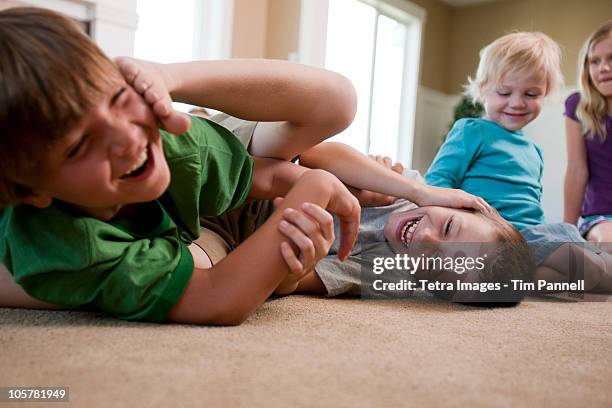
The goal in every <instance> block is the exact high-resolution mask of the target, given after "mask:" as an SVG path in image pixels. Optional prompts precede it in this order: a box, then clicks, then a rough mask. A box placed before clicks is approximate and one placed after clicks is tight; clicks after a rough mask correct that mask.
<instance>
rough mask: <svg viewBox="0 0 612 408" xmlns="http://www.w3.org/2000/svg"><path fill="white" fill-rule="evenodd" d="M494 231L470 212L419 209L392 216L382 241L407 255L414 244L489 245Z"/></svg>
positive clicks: (432, 208) (431, 207)
mask: <svg viewBox="0 0 612 408" xmlns="http://www.w3.org/2000/svg"><path fill="white" fill-rule="evenodd" d="M495 237H496V234H495V229H494V227H493V226H492V225H491V224H490V223H489V222H487V221H486V220H485V219H484V217H482V216H480V215H477V214H476V213H474V212H472V211H466V210H458V209H454V208H447V207H435V206H430V207H420V208H415V209H413V210H409V211H402V212H398V213H394V214H392V215H391V216H390V217H389V219H388V220H387V223H386V224H385V238H386V239H387V241H388V242H389V244H391V246H392V247H393V248H394V249H395V250H396V251H397V252H400V251H401V252H406V251H408V252H410V249H411V247H412V246H413V245H415V244H417V243H427V244H441V243H448V242H454V243H466V242H491V241H494V240H495Z"/></svg>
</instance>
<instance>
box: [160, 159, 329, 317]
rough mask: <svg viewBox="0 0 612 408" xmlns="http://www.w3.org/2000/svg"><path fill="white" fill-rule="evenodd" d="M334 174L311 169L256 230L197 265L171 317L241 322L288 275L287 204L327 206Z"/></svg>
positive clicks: (294, 205)
mask: <svg viewBox="0 0 612 408" xmlns="http://www.w3.org/2000/svg"><path fill="white" fill-rule="evenodd" d="M329 177H333V176H331V175H329V174H325V173H324V172H318V171H309V172H307V173H305V174H304V175H303V176H302V177H301V178H300V179H299V181H298V182H297V183H296V185H295V186H294V188H293V189H292V190H291V191H290V192H289V193H288V194H287V195H286V196H285V199H284V200H283V202H282V204H281V206H280V208H279V210H277V211H275V212H274V213H273V214H272V215H271V217H270V218H269V219H268V221H266V223H265V224H264V225H263V226H261V227H260V228H259V229H258V230H257V232H256V233H255V234H253V235H252V236H251V237H249V238H248V239H247V240H246V241H245V242H244V243H242V244H241V245H240V246H239V247H238V248H236V250H234V251H233V252H232V253H231V254H229V255H228V256H227V257H225V258H224V259H223V260H222V261H220V262H219V263H218V264H216V265H214V266H213V267H212V268H210V269H207V270H195V271H194V275H193V276H192V278H191V281H190V282H189V284H188V286H187V289H186V290H185V292H184V293H183V295H182V297H181V299H180V300H179V302H178V303H177V304H176V305H175V306H174V307H173V309H172V310H171V312H170V314H169V315H168V319H169V320H171V321H176V322H184V323H199V324H239V323H241V322H242V321H243V320H244V319H246V317H248V316H249V315H250V314H251V313H252V312H253V310H255V308H256V307H258V306H259V305H261V304H262V303H263V302H264V301H265V300H266V299H267V298H268V297H269V296H270V295H271V294H272V292H273V291H274V289H275V288H276V287H277V286H278V285H279V283H280V282H281V281H282V280H283V279H284V278H285V277H286V276H287V272H288V269H287V265H286V264H285V261H284V260H283V258H282V256H281V253H280V249H279V248H280V243H281V241H283V240H284V237H283V236H282V235H281V233H280V232H279V231H278V225H279V223H280V221H281V219H282V209H284V208H299V207H300V206H301V204H302V203H304V202H306V201H308V202H312V203H314V204H317V205H319V206H321V207H323V208H325V207H327V206H328V204H329V203H330V200H331V197H332V193H333V191H332V187H331V185H332V183H331V182H330V181H329ZM313 191H316V194H313Z"/></svg>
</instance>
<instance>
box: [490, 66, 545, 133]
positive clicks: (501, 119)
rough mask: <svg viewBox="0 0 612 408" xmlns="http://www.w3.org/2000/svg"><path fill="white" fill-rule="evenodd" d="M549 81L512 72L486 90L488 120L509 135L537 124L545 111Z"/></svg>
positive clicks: (540, 77) (531, 75)
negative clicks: (544, 103)
mask: <svg viewBox="0 0 612 408" xmlns="http://www.w3.org/2000/svg"><path fill="white" fill-rule="evenodd" d="M545 95H546V80H545V79H544V78H543V77H542V76H541V75H536V74H534V73H525V72H510V73H508V74H506V75H504V77H503V78H502V79H501V81H499V83H496V84H495V83H492V84H489V85H487V86H486V88H485V92H484V94H483V99H484V107H485V111H486V115H485V119H488V120H491V121H493V122H495V123H497V124H498V125H500V126H502V127H504V128H505V129H507V130H509V131H512V132H514V131H517V130H520V129H522V128H523V127H525V126H526V125H527V124H528V123H529V122H531V121H532V120H534V119H535V118H537V117H538V115H539V114H540V111H541V110H542V101H543V99H544V96H545Z"/></svg>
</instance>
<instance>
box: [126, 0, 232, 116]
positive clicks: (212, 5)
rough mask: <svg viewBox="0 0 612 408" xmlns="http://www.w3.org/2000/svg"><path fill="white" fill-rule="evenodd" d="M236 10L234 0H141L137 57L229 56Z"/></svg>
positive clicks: (175, 59) (173, 59)
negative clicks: (234, 11)
mask: <svg viewBox="0 0 612 408" xmlns="http://www.w3.org/2000/svg"><path fill="white" fill-rule="evenodd" d="M233 10H234V2H233V0H174V1H173V2H167V1H157V0H138V2H137V13H138V28H137V30H136V42H135V49H134V56H135V57H136V58H142V59H145V60H150V61H156V62H162V63H171V62H180V61H191V60H199V59H219V58H229V56H230V51H231V40H232V37H231V33H232V25H233ZM175 108H177V109H180V110H189V108H190V106H188V105H184V104H175Z"/></svg>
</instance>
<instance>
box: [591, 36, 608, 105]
mask: <svg viewBox="0 0 612 408" xmlns="http://www.w3.org/2000/svg"><path fill="white" fill-rule="evenodd" d="M588 67H589V77H590V78H591V82H592V83H593V85H594V86H595V88H596V89H597V91H599V93H601V94H602V95H603V96H604V98H606V99H607V100H608V108H610V107H611V106H612V32H611V33H609V34H608V35H607V36H606V37H604V38H603V39H602V40H601V41H599V42H597V43H595V44H594V45H593V46H592V47H591V50H590V52H589V55H588Z"/></svg>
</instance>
